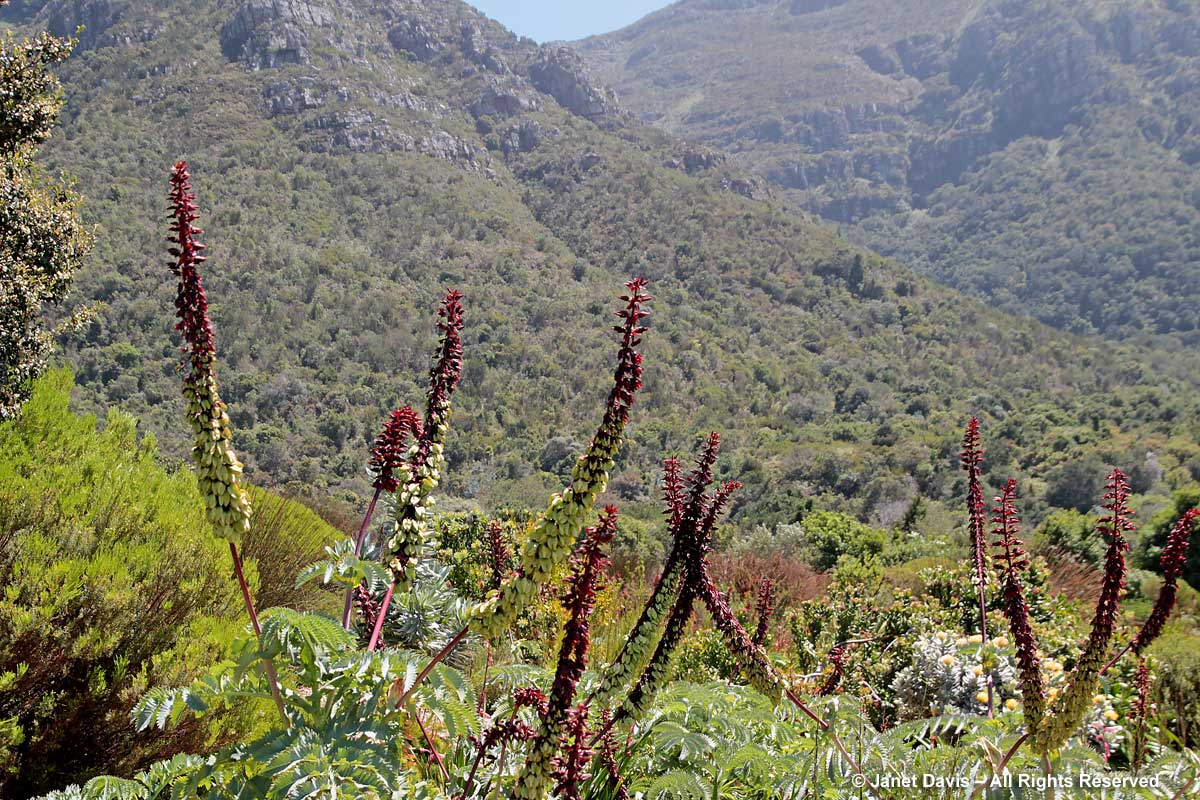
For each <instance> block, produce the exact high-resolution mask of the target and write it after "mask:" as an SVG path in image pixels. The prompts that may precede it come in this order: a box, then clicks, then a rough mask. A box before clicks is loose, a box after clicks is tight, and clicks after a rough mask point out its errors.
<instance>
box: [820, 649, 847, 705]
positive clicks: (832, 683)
mask: <svg viewBox="0 0 1200 800" xmlns="http://www.w3.org/2000/svg"><path fill="white" fill-rule="evenodd" d="M847 655H849V651H848V648H847V647H845V646H844V645H840V644H839V645H835V646H834V648H833V649H832V650H830V651H829V667H830V670H829V674H828V675H827V676H826V677H825V680H824V681H822V682H821V685H820V687H818V688H817V694H818V695H820V696H821V697H828V696H829V695H831V694H833V693H834V692H836V691H837V688H838V686H839V685H840V684H841V682H842V676H843V675H844V674H845V668H846V656H847Z"/></svg>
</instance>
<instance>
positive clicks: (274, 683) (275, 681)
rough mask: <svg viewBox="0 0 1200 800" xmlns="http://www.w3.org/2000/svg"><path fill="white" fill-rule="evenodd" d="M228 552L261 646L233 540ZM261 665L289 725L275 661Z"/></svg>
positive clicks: (281, 712) (248, 591)
mask: <svg viewBox="0 0 1200 800" xmlns="http://www.w3.org/2000/svg"><path fill="white" fill-rule="evenodd" d="M229 554H230V555H231V556H233V572H234V574H235V575H236V576H237V580H238V584H239V585H240V586H241V587H242V600H244V601H245V603H246V612H247V613H248V614H249V615H250V624H251V625H253V626H254V635H255V636H257V637H258V640H259V641H258V645H259V647H262V626H261V625H259V624H258V612H257V611H255V610H254V599H253V598H251V597H250V587H249V585H248V584H247V583H246V573H245V572H244V571H243V569H242V557H241V556H240V555H239V554H238V549H237V545H236V544H234V543H233V542H230V543H229ZM263 666H264V667H265V669H266V672H267V682H268V683H269V684H270V685H271V694H272V695H273V696H274V697H275V706H276V707H277V708H278V709H279V716H280V717H282V718H283V724H284V725H287V726H289V727H290V726H291V724H292V723H291V720H289V719H288V715H287V708H286V707H285V706H284V704H283V693H282V692H281V691H279V676H278V675H277V674H276V672H275V662H274V661H272V660H271V659H269V658H268V659H264V661H263Z"/></svg>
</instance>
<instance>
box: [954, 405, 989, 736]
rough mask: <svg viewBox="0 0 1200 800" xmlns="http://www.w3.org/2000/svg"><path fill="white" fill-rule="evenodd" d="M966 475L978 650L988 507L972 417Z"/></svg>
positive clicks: (983, 627)
mask: <svg viewBox="0 0 1200 800" xmlns="http://www.w3.org/2000/svg"><path fill="white" fill-rule="evenodd" d="M959 461H960V462H961V463H962V468H963V470H964V471H965V472H966V473H967V515H968V517H969V518H970V539H971V560H972V563H973V565H974V567H975V589H976V591H977V592H978V594H979V633H980V636H981V641H980V649H982V648H984V647H986V646H987V641H988V633H987V566H988V564H987V561H988V558H987V555H988V553H987V529H986V526H985V520H986V517H987V507H986V506H985V505H984V502H983V481H982V479H981V478H980V465H981V464H982V463H983V445H982V444H981V442H980V438H979V418H978V417H971V419H970V421H969V422H968V423H967V430H966V432H965V433H964V434H963V441H962V455H961V456H960V458H959ZM987 710H988V717H991V716H992V713H993V709H992V676H991V673H988V676H987Z"/></svg>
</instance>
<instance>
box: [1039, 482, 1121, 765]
mask: <svg viewBox="0 0 1200 800" xmlns="http://www.w3.org/2000/svg"><path fill="white" fill-rule="evenodd" d="M1105 488H1106V489H1107V491H1106V492H1105V494H1104V500H1105V503H1104V508H1105V510H1106V511H1107V512H1108V513H1107V514H1105V515H1104V516H1103V517H1101V518H1100V524H1099V525H1098V526H1097V529H1098V530H1099V531H1100V533H1102V534H1103V535H1105V536H1106V537H1108V551H1107V552H1106V553H1105V556H1104V580H1103V582H1102V583H1101V586H1100V597H1099V599H1098V600H1097V601H1096V612H1095V614H1094V615H1093V616H1092V629H1091V633H1090V634H1089V635H1088V640H1087V644H1086V645H1085V646H1084V649H1083V654H1082V655H1080V657H1079V660H1078V661H1077V662H1076V663H1075V669H1074V670H1072V672H1071V678H1070V684H1069V685H1068V686H1067V689H1066V691H1065V692H1063V693H1062V694H1061V695H1060V696H1059V700H1058V702H1057V703H1056V704H1055V708H1054V715H1053V716H1052V717H1049V718H1048V719H1047V720H1046V724H1044V725H1043V726H1042V730H1040V731H1039V732H1038V735H1037V737H1036V739H1035V742H1034V743H1035V745H1036V746H1037V747H1038V749H1040V750H1041V751H1042V752H1043V753H1044V752H1048V751H1051V750H1057V749H1058V748H1059V747H1061V746H1062V745H1063V743H1064V742H1066V741H1067V739H1069V738H1070V737H1071V736H1072V735H1073V734H1074V733H1075V730H1076V728H1077V727H1078V725H1079V722H1080V720H1082V719H1083V715H1084V714H1085V713H1087V709H1088V708H1089V707H1090V706H1091V702H1092V694H1093V692H1094V690H1095V687H1096V682H1097V680H1098V679H1099V675H1100V672H1101V670H1102V669H1103V668H1104V665H1105V663H1106V657H1107V654H1108V646H1109V643H1110V642H1111V641H1112V635H1113V631H1114V630H1115V629H1116V626H1117V612H1118V610H1119V608H1120V602H1121V592H1122V590H1123V589H1124V588H1125V551H1126V550H1128V549H1129V543H1128V542H1127V541H1126V540H1125V534H1126V533H1128V532H1129V531H1132V530H1134V529H1135V526H1134V524H1133V511H1131V510H1130V508H1129V504H1128V500H1129V483H1128V482H1127V481H1126V480H1125V473H1123V472H1121V470H1120V469H1114V470H1113V471H1112V473H1111V474H1110V475H1109V476H1108V483H1107V484H1106V485H1105Z"/></svg>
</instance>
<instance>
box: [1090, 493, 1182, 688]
mask: <svg viewBox="0 0 1200 800" xmlns="http://www.w3.org/2000/svg"><path fill="white" fill-rule="evenodd" d="M1198 518H1200V509H1196V508H1190V509H1188V510H1187V512H1185V513H1184V515H1183V516H1182V517H1180V518H1179V520H1178V521H1177V522H1176V523H1175V525H1174V526H1172V528H1171V532H1170V533H1168V534H1167V546H1166V547H1164V548H1163V552H1162V555H1161V556H1160V557H1159V561H1158V565H1159V568H1160V569H1161V570H1162V575H1163V585H1162V589H1160V590H1159V592H1158V598H1157V599H1156V600H1155V601H1154V608H1153V609H1151V611H1150V616H1148V617H1146V621H1145V622H1144V623H1142V627H1141V628H1140V629H1139V630H1138V632H1137V635H1136V636H1134V637H1133V639H1132V641H1130V642H1129V644H1127V645H1125V647H1123V648H1121V650H1120V652H1118V653H1117V654H1116V655H1115V656H1113V657H1112V658H1111V659H1110V660H1109V662H1108V663H1107V664H1105V665H1104V669H1102V670H1101V671H1100V674H1101V675H1103V674H1104V673H1105V672H1107V671H1108V669H1109V667H1111V666H1112V665H1113V664H1115V663H1116V662H1117V659H1119V658H1120V657H1121V656H1123V655H1125V653H1126V652H1128V651H1130V650H1132V651H1133V652H1134V654H1135V655H1139V656H1140V655H1141V654H1142V652H1143V651H1145V649H1146V648H1147V647H1149V646H1150V644H1151V643H1152V642H1153V641H1154V640H1155V639H1157V638H1158V637H1159V635H1160V634H1161V633H1162V632H1163V628H1164V627H1166V624H1167V620H1168V619H1170V617H1171V612H1172V611H1174V610H1175V601H1176V600H1177V599H1178V596H1179V576H1180V575H1182V574H1183V566H1184V564H1186V563H1187V554H1188V544H1189V540H1190V538H1191V535H1192V530H1193V529H1194V528H1195V527H1196V520H1197V519H1198Z"/></svg>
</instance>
